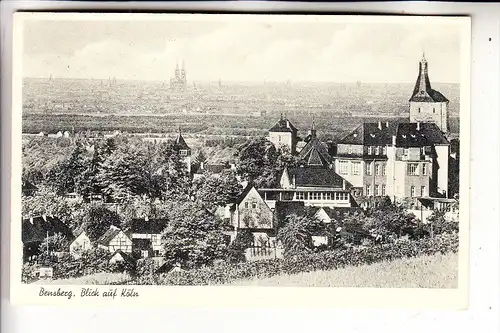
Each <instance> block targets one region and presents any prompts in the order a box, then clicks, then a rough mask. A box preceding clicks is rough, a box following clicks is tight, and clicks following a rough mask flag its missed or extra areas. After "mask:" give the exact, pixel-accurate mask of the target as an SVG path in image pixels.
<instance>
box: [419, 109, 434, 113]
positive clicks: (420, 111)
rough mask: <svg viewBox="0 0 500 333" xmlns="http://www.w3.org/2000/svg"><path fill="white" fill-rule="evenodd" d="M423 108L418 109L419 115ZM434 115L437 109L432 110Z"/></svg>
mask: <svg viewBox="0 0 500 333" xmlns="http://www.w3.org/2000/svg"><path fill="white" fill-rule="evenodd" d="M422 110H423V108H418V113H422ZM432 113H436V108H432Z"/></svg>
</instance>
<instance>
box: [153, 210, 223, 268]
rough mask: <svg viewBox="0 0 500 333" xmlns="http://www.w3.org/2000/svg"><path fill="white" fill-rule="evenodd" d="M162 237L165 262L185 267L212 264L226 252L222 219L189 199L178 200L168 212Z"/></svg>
mask: <svg viewBox="0 0 500 333" xmlns="http://www.w3.org/2000/svg"><path fill="white" fill-rule="evenodd" d="M162 240H163V242H164V249H165V260H166V262H169V263H170V264H175V263H180V264H181V265H182V266H183V267H187V268H193V267H200V266H205V265H211V264H212V263H213V261H214V260H216V259H223V258H225V257H226V255H227V248H226V245H225V240H224V234H223V232H222V223H221V221H218V220H216V219H215V217H214V216H213V215H212V214H210V213H209V212H208V211H207V210H206V209H205V208H204V207H202V206H201V205H199V204H196V203H192V202H179V203H178V205H177V206H176V207H175V208H173V209H172V210H171V211H170V214H169V225H168V226H167V228H166V229H165V231H164V232H163V234H162Z"/></svg>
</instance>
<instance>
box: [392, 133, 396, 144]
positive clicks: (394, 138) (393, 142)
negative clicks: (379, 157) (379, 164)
mask: <svg viewBox="0 0 500 333" xmlns="http://www.w3.org/2000/svg"><path fill="white" fill-rule="evenodd" d="M392 145H393V146H395V145H396V136H395V135H393V136H392Z"/></svg>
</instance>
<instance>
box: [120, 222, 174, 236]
mask: <svg viewBox="0 0 500 333" xmlns="http://www.w3.org/2000/svg"><path fill="white" fill-rule="evenodd" d="M167 223H168V221H167V220H166V219H149V220H147V221H146V220H145V219H132V221H131V223H130V229H129V231H130V232H131V233H133V234H161V233H162V232H163V230H164V229H165V227H166V226H167Z"/></svg>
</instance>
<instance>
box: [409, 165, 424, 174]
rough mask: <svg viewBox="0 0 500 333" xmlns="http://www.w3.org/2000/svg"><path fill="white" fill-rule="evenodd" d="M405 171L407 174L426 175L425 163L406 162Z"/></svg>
mask: <svg viewBox="0 0 500 333" xmlns="http://www.w3.org/2000/svg"><path fill="white" fill-rule="evenodd" d="M407 171H408V172H407V173H408V175H409V176H419V175H422V176H427V163H422V166H420V164H419V163H408V170H407Z"/></svg>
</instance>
